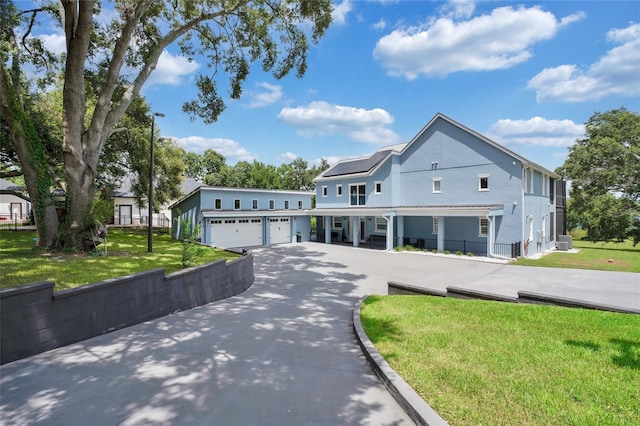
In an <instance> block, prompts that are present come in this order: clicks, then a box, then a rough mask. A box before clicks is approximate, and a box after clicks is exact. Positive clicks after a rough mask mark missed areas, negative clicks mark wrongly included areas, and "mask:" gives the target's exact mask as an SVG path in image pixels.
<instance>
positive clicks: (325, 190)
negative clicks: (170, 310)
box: [322, 185, 327, 197]
mask: <svg viewBox="0 0 640 426" xmlns="http://www.w3.org/2000/svg"><path fill="white" fill-rule="evenodd" d="M322 196H323V197H326V196H327V185H323V186H322Z"/></svg>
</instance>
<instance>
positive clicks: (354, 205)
mask: <svg viewBox="0 0 640 426" xmlns="http://www.w3.org/2000/svg"><path fill="white" fill-rule="evenodd" d="M353 186H355V187H358V191H356V199H357V201H358V203H357V204H351V187H353ZM361 186H364V194H362V195H360V192H359V189H360V187H361ZM361 196H364V204H360V197H361ZM366 205H367V183H366V182H358V183H350V184H349V206H350V207H364V206H366Z"/></svg>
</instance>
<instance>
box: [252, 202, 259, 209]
mask: <svg viewBox="0 0 640 426" xmlns="http://www.w3.org/2000/svg"><path fill="white" fill-rule="evenodd" d="M251 210H258V200H251Z"/></svg>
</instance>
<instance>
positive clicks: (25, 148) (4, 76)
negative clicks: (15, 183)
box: [0, 61, 59, 247]
mask: <svg viewBox="0 0 640 426" xmlns="http://www.w3.org/2000/svg"><path fill="white" fill-rule="evenodd" d="M0 112H2V115H3V116H4V118H5V120H6V123H7V126H8V127H9V134H10V137H11V142H12V143H13V146H14V149H15V150H16V153H17V154H18V158H20V165H21V167H22V173H23V174H24V180H25V183H26V185H27V191H28V192H29V198H30V201H31V208H32V209H33V216H34V219H35V223H36V229H37V233H38V239H37V245H38V246H41V247H50V246H52V245H54V243H55V242H56V241H57V238H58V225H59V222H58V215H57V214H56V208H55V206H54V204H53V199H52V198H51V192H50V190H51V181H52V180H51V178H50V176H49V174H48V171H47V157H46V154H45V149H44V146H43V145H42V142H41V140H40V138H39V136H38V133H37V132H36V131H35V128H34V126H33V124H32V123H31V121H29V118H28V116H27V114H26V113H25V111H24V109H23V108H22V105H20V103H19V102H18V97H17V94H16V92H15V90H14V87H13V85H12V84H11V82H10V81H9V74H8V73H7V69H6V68H5V66H4V63H3V62H1V61H0Z"/></svg>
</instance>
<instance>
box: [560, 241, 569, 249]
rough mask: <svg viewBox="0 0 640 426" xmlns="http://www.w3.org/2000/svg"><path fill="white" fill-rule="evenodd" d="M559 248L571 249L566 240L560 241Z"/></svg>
mask: <svg viewBox="0 0 640 426" xmlns="http://www.w3.org/2000/svg"><path fill="white" fill-rule="evenodd" d="M558 250H560V251H569V243H568V242H566V241H558Z"/></svg>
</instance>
